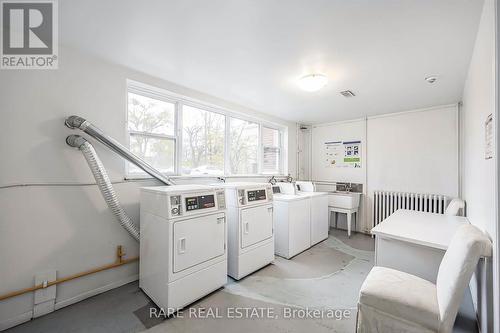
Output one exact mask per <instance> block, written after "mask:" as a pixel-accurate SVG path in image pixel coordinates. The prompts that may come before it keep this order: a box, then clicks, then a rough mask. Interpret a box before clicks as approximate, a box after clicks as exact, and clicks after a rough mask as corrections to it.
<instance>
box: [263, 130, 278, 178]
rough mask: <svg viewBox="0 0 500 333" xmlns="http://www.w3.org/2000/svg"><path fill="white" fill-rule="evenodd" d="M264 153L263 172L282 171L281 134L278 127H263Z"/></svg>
mask: <svg viewBox="0 0 500 333" xmlns="http://www.w3.org/2000/svg"><path fill="white" fill-rule="evenodd" d="M262 155H263V156H262V173H269V174H278V173H280V170H281V161H280V157H281V135H280V132H279V131H278V130H277V129H273V128H268V127H264V126H263V127H262Z"/></svg>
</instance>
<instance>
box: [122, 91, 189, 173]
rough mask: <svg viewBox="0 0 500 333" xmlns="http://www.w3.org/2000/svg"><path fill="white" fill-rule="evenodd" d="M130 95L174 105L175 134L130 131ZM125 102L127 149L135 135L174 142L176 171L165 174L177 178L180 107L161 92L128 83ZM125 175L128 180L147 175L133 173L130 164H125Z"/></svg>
mask: <svg viewBox="0 0 500 333" xmlns="http://www.w3.org/2000/svg"><path fill="white" fill-rule="evenodd" d="M129 93H132V94H136V95H140V96H143V97H147V98H151V99H155V100H158V101H162V102H166V103H171V104H173V105H174V134H173V135H169V134H159V133H150V132H144V131H135V130H130V129H129V124H128V117H129V107H128V104H129ZM125 100H126V117H125V129H126V133H127V139H126V141H127V147H128V148H129V149H130V138H131V136H133V135H140V136H145V137H150V138H155V139H166V140H171V141H173V142H174V147H175V148H174V149H175V151H174V164H173V166H174V171H173V172H167V173H165V174H166V175H168V176H175V175H176V174H177V170H178V169H177V164H178V157H177V146H178V142H179V139H178V137H177V118H178V117H177V113H178V106H177V102H176V101H175V100H174V99H171V98H169V97H168V96H166V95H165V94H162V93H161V92H157V91H155V90H151V89H144V88H143V87H141V86H136V85H135V84H130V83H129V82H127V92H126V95H125ZM125 174H126V177H127V178H135V177H142V176H143V175H145V174H146V173H145V172H144V171H142V172H131V171H130V162H126V163H125Z"/></svg>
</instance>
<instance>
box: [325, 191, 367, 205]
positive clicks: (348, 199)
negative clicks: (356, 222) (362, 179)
mask: <svg viewBox="0 0 500 333" xmlns="http://www.w3.org/2000/svg"><path fill="white" fill-rule="evenodd" d="M360 197H361V193H355V192H341V191H336V192H330V193H328V206H330V207H336V208H343V209H354V208H358V206H359V198H360Z"/></svg>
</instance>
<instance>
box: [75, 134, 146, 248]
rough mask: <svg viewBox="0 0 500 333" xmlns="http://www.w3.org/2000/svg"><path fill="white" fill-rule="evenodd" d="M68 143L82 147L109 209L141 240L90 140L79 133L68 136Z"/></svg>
mask: <svg viewBox="0 0 500 333" xmlns="http://www.w3.org/2000/svg"><path fill="white" fill-rule="evenodd" d="M66 143H67V144H68V145H70V146H72V147H76V148H78V149H80V151H81V152H82V154H83V156H84V157H85V159H86V160H87V163H88V165H89V167H90V170H91V171H92V174H93V175H94V178H95V180H96V183H97V186H98V187H99V190H100V191H101V194H102V196H103V198H104V201H106V203H107V205H108V207H109V209H111V211H112V212H113V214H114V215H115V217H116V218H117V219H118V222H120V224H121V225H122V227H124V228H125V230H127V231H128V233H129V234H130V235H131V236H132V237H134V238H135V239H136V240H139V230H138V228H137V225H136V224H135V223H134V222H133V221H132V220H131V219H130V217H129V216H128V215H127V213H126V212H125V211H124V210H123V208H122V206H121V205H120V202H119V201H118V197H117V195H116V192H115V190H114V189H113V185H112V184H111V181H110V180H109V177H108V174H107V172H106V169H105V168H104V165H103V164H102V162H101V160H100V159H99V156H97V153H96V151H95V149H94V147H93V146H92V145H91V144H90V142H88V141H87V140H85V139H84V138H83V137H81V136H79V135H70V136H68V137H67V138H66Z"/></svg>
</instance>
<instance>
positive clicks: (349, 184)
mask: <svg viewBox="0 0 500 333" xmlns="http://www.w3.org/2000/svg"><path fill="white" fill-rule="evenodd" d="M351 190H352V184H351V183H346V184H345V191H346V192H351Z"/></svg>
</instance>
